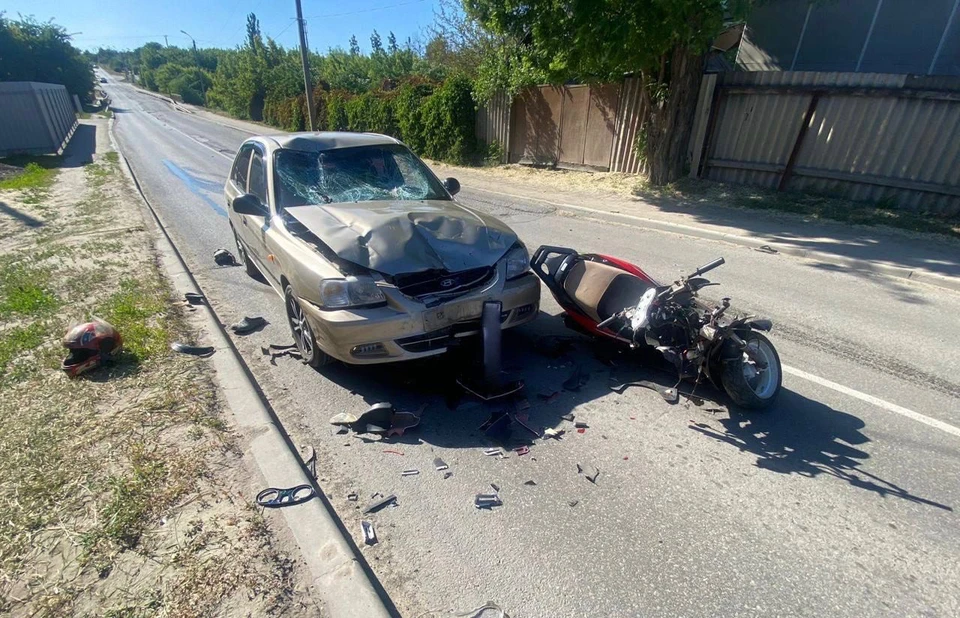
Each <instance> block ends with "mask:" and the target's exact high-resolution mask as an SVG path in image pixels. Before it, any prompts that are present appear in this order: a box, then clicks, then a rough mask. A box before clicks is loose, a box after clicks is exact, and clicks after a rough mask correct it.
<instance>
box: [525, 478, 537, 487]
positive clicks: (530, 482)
mask: <svg viewBox="0 0 960 618" xmlns="http://www.w3.org/2000/svg"><path fill="white" fill-rule="evenodd" d="M523 484H524V485H529V486H531V487H533V486H534V485H536V484H537V482H536V481H534V480H533V479H531V480H529V481H524V482H523Z"/></svg>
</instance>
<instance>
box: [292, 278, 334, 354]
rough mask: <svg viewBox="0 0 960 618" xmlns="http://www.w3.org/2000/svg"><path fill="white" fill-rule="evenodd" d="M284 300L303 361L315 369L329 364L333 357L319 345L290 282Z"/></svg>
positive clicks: (294, 338)
mask: <svg viewBox="0 0 960 618" xmlns="http://www.w3.org/2000/svg"><path fill="white" fill-rule="evenodd" d="M283 300H284V304H285V305H286V307H287V323H288V324H289V325H290V333H291V334H292V335H293V340H294V342H295V343H296V344H297V349H298V350H300V356H302V357H303V362H304V363H306V364H308V365H310V366H311V367H313V368H314V369H319V368H320V367H323V366H324V365H329V364H330V363H331V362H332V361H333V358H332V357H331V356H330V355H329V354H327V353H326V352H324V351H323V350H321V349H320V346H318V345H317V339H316V337H314V335H313V329H312V328H311V327H310V322H309V321H308V320H307V317H306V313H304V311H303V307H301V306H300V301H298V300H297V295H296V294H294V293H293V287H292V286H291V285H290V284H287V286H286V287H285V288H283Z"/></svg>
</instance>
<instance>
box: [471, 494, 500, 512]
mask: <svg viewBox="0 0 960 618" xmlns="http://www.w3.org/2000/svg"><path fill="white" fill-rule="evenodd" d="M473 505H474V506H475V507H477V508H478V509H489V508H493V507H495V506H502V505H503V501H502V500H501V499H500V496H499V495H497V494H477V497H476V498H474V501H473Z"/></svg>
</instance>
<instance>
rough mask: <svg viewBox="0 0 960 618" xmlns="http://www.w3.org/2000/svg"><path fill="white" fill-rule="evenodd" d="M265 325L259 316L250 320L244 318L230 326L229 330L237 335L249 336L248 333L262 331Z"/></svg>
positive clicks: (249, 318) (264, 321)
mask: <svg viewBox="0 0 960 618" xmlns="http://www.w3.org/2000/svg"><path fill="white" fill-rule="evenodd" d="M266 325H267V321H266V320H265V319H264V318H261V317H259V316H257V317H252V318H251V317H249V316H244V318H243V319H242V320H240V321H239V322H237V323H235V324H231V325H230V330H232V331H233V332H234V333H236V334H238V335H249V334H250V333H253V332H256V331H258V330H260V329H262V328H263V327H264V326H266Z"/></svg>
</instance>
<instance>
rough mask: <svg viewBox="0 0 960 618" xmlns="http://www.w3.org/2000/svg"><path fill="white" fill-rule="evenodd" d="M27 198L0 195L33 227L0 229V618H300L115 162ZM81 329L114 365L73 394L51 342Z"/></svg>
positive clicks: (75, 384)
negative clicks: (109, 334)
mask: <svg viewBox="0 0 960 618" xmlns="http://www.w3.org/2000/svg"><path fill="white" fill-rule="evenodd" d="M101 137H102V138H103V137H104V136H101ZM33 189H34V187H23V188H18V189H15V190H10V191H3V192H0V199H2V201H3V202H5V203H6V204H9V205H11V206H12V207H14V208H16V209H17V210H19V211H21V212H22V213H24V214H26V215H28V216H29V217H32V218H34V219H36V220H38V221H41V222H42V225H39V226H24V225H22V224H21V222H20V221H18V220H16V219H14V220H8V219H6V218H3V217H0V239H2V240H0V386H2V388H3V397H2V398H0V417H2V418H3V419H4V422H3V423H0V492H2V494H3V495H4V496H5V497H6V498H5V500H4V501H3V502H2V505H0V614H10V615H13V616H21V615H22V616H27V615H29V616H50V617H53V616H57V617H60V616H87V615H100V616H113V617H121V616H123V617H135V616H155V615H163V616H182V617H193V616H198V617H199V616H212V615H233V614H237V615H276V614H290V613H299V612H297V611H295V609H294V606H293V604H292V594H291V591H292V589H293V587H294V569H293V563H292V562H291V561H290V559H288V558H286V557H285V555H284V554H283V552H282V551H280V550H279V549H277V547H276V545H275V541H274V538H273V536H272V535H271V533H270V531H269V530H267V528H266V526H265V524H264V522H263V520H262V519H261V518H260V516H259V514H258V513H256V512H255V511H254V510H253V508H252V507H251V502H250V499H249V496H248V495H245V494H246V493H247V489H246V486H245V485H244V483H243V481H242V477H243V476H244V472H243V462H242V459H241V457H240V454H239V452H238V448H237V446H236V445H235V441H236V438H235V436H234V435H233V434H232V433H231V432H230V431H229V430H228V428H227V426H226V424H225V423H224V421H223V418H222V412H221V409H220V404H219V400H218V395H217V389H216V386H215V384H214V382H213V380H212V376H211V372H210V369H209V367H208V366H207V365H206V364H205V363H204V362H203V361H200V360H198V359H196V358H193V357H187V356H183V355H175V354H174V353H173V352H171V351H170V349H169V343H170V342H171V341H172V340H174V339H179V338H186V337H192V336H193V335H194V334H195V333H192V332H191V326H190V321H189V316H187V315H186V314H185V313H184V311H185V308H184V307H182V306H179V305H177V304H175V303H173V302H172V299H171V298H170V289H169V287H168V285H167V283H166V281H165V280H164V279H163V277H162V276H161V274H160V272H159V269H158V267H157V265H156V262H155V258H154V257H153V252H152V248H151V246H150V244H149V243H150V241H149V234H148V233H147V232H146V231H145V230H144V229H143V225H142V219H141V217H140V213H139V212H138V210H137V209H136V206H135V204H136V201H135V199H133V198H132V196H131V195H130V193H129V187H127V185H126V183H125V182H124V180H123V178H122V176H121V175H120V172H119V164H118V159H117V157H116V154H115V153H105V154H104V155H98V157H97V161H96V162H95V163H94V164H91V165H87V166H86V167H84V168H66V169H63V170H61V171H60V172H59V176H57V177H56V182H55V183H54V184H52V185H49V186H47V187H46V188H45V189H44V191H45V193H44V194H42V195H41V196H40V198H39V200H38V201H33V200H36V194H35V193H30V192H31V191H32V190H33ZM118 227H121V228H123V229H125V230H126V231H125V232H124V233H123V234H112V233H103V234H102V235H101V233H100V232H101V231H102V230H104V229H115V228H118ZM92 315H97V316H99V317H102V318H104V319H107V320H108V321H110V322H111V323H113V324H114V325H115V326H116V327H117V328H118V330H120V332H121V334H122V335H123V337H124V353H123V354H122V356H121V357H120V358H119V359H118V361H117V362H115V363H113V364H111V365H109V366H107V367H104V368H102V369H100V370H98V371H96V372H94V373H92V374H90V375H89V376H88V377H85V378H79V379H76V380H71V379H69V378H67V376H66V375H65V374H63V373H62V372H61V371H60V370H59V363H60V360H61V358H62V349H61V348H60V345H59V337H60V336H62V334H63V332H65V330H66V328H67V327H68V325H69V324H71V323H73V322H76V321H81V320H85V319H87V318H89V317H90V316H92Z"/></svg>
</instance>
